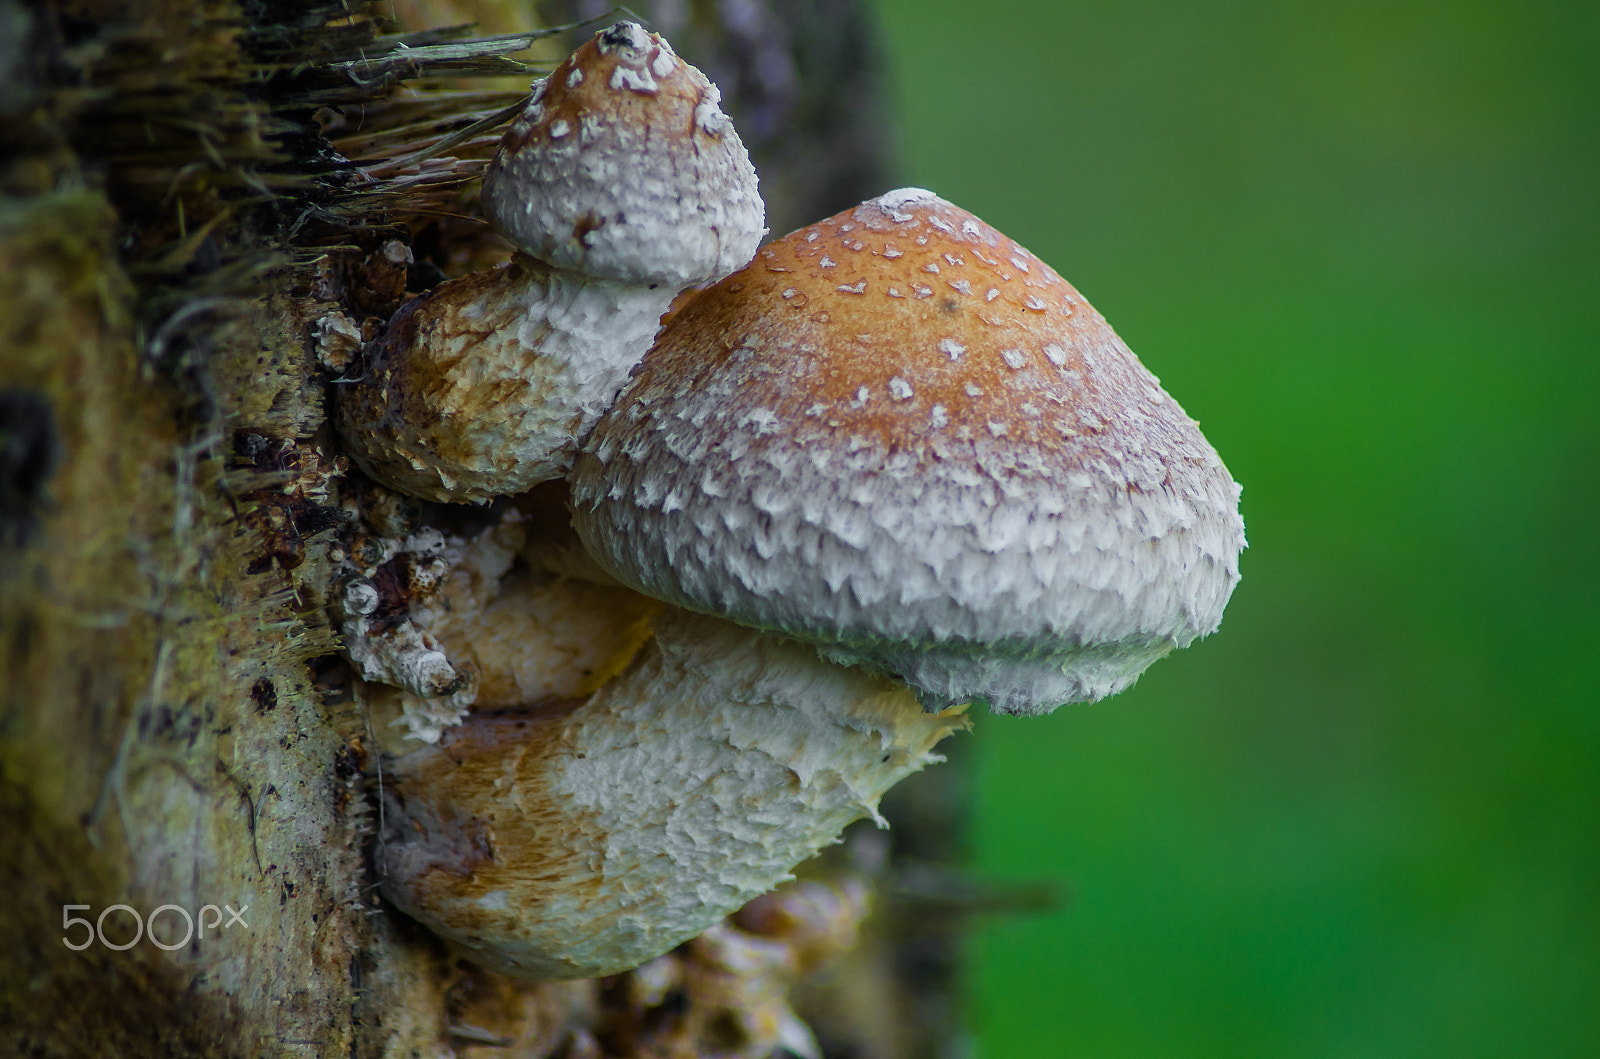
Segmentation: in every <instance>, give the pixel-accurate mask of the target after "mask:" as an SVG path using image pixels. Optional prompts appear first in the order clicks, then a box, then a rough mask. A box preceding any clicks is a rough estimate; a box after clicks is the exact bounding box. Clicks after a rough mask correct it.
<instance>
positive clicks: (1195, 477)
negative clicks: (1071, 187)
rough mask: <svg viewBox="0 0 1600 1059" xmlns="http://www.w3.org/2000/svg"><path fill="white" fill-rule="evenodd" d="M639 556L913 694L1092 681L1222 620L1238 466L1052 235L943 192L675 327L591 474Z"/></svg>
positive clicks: (597, 517)
mask: <svg viewBox="0 0 1600 1059" xmlns="http://www.w3.org/2000/svg"><path fill="white" fill-rule="evenodd" d="M572 488H573V492H572V500H573V508H574V526H575V528H576V529H577V530H578V533H579V536H580V537H581V538H582V539H583V542H584V544H585V546H586V547H587V548H588V549H589V550H590V552H591V553H592V554H593V556H594V557H595V559H596V560H597V561H598V562H599V564H600V565H601V566H602V567H603V568H604V569H605V570H606V571H607V572H609V573H610V574H612V575H613V576H614V577H615V578H616V579H617V580H619V581H621V582H622V583H623V584H626V585H629V586H632V587H634V588H636V589H638V590H639V591H641V592H643V593H646V594H648V595H652V596H655V597H656V598H658V599H662V600H665V601H667V602H669V603H673V604H675V605H677V606H681V607H686V608H689V609H691V610H698V611H702V612H707V613H715V614H718V615H721V616H724V617H727V618H729V619H731V620H733V621H735V622H738V623H740V624H743V625H747V626H751V627H754V628H758V629H765V630H772V631H779V632H782V633H785V634H787V635H790V636H795V637H799V638H801V639H804V640H807V641H809V642H811V643H813V644H816V645H817V646H818V647H819V648H820V650H821V651H822V653H823V654H824V655H825V656H826V657H828V658H831V659H833V660H835V661H838V662H841V663H845V664H855V665H862V666H866V667H868V668H870V669H873V670H876V671H878V672H882V673H888V674H891V675H893V676H895V677H898V678H899V679H901V680H904V681H905V682H907V683H908V684H910V685H911V686H912V687H913V688H914V689H915V690H916V692H917V694H918V696H919V697H920V698H921V700H922V701H923V703H924V704H926V705H928V706H929V707H930V708H942V707H945V706H948V705H950V704H952V703H957V702H965V701H969V700H984V701H987V702H988V703H989V705H990V706H991V707H992V708H993V709H995V710H996V711H998V712H1002V713H1023V714H1035V713H1043V712H1048V711H1050V710H1053V709H1055V708H1056V707H1057V706H1059V705H1062V704H1064V703H1069V702H1078V701H1084V700H1092V699H1098V698H1101V697H1103V696H1106V695H1110V694H1112V693H1114V692H1117V691H1120V690H1122V689H1123V688H1125V687H1127V686H1128V685H1129V684H1131V683H1132V682H1133V681H1134V680H1135V679H1136V678H1137V677H1138V675H1139V674H1140V672H1142V671H1143V670H1144V669H1145V667H1147V666H1148V665H1150V663H1152V662H1153V661H1155V660H1156V659H1157V658H1160V657H1161V656H1162V655H1165V654H1167V653H1168V652H1169V651H1171V650H1172V649H1174V648H1176V647H1183V646H1186V645H1187V644H1188V643H1189V642H1190V641H1192V640H1193V639H1195V638H1196V637H1197V636H1202V635H1205V634H1206V633H1209V632H1211V631H1213V630H1214V629H1215V628H1216V627H1217V625H1218V623H1219V622H1220V621H1221V618H1222V610H1223V607H1224V605H1225V604H1226V603H1227V600H1228V596H1229V595H1230V593H1231V592H1232V591H1233V587H1234V584H1235V583H1236V582H1237V581H1238V578H1239V566H1238V559H1239V553H1240V551H1241V550H1242V549H1243V547H1244V524H1243V522H1242V521H1241V520H1240V518H1239V514H1238V510H1237V505H1238V497H1239V487H1238V486H1237V485H1236V484H1235V483H1234V481H1233V479H1232V477H1230V475H1229V474H1228V471H1227V469H1226V468H1225V467H1224V466H1223V465H1222V462H1221V461H1220V460H1219V459H1218V458H1217V454H1216V452H1215V451H1214V450H1213V449H1212V448H1211V446H1210V445H1209V444H1208V443H1207V442H1206V440H1205V438H1204V437H1202V436H1201V434H1200V430H1199V428H1198V427H1197V426H1196V425H1195V423H1194V421H1193V420H1191V419H1190V418H1189V417H1188V416H1187V415H1185V414H1184V413H1183V410H1182V409H1180V408H1179V407H1178V405H1177V402H1175V401H1173V400H1172V398H1171V397H1169V396H1168V395H1167V394H1166V393H1165V392H1164V391H1163V390H1162V389H1161V386H1160V384H1159V383H1158V382H1157V380H1156V379H1155V378H1154V377H1153V376H1152V375H1151V374H1150V373H1149V372H1148V371H1146V370H1145V369H1144V367H1143V366H1142V365H1141V364H1140V363H1139V361H1138V360H1137V359H1136V358H1135V357H1134V355H1133V354H1132V353H1131V352H1129V350H1128V347H1127V346H1125V345H1124V344H1123V343H1122V341H1121V340H1120V339H1119V338H1118V337H1117V336H1116V334H1115V333H1114V332H1113V331H1112V330H1111V328H1110V327H1109V326H1108V325H1107V324H1106V322H1105V320H1104V319H1103V318H1102V317H1101V316H1100V314H1099V313H1097V312H1095V311H1094V309H1093V308H1092V307H1091V306H1090V305H1089V303H1088V302H1086V301H1085V300H1084V299H1083V296H1082V295H1080V294H1079V293H1078V292H1077V291H1076V290H1074V289H1073V288H1072V287H1071V286H1070V285H1069V284H1068V283H1066V282H1065V281H1064V280H1062V279H1061V277H1060V276H1058V275H1057V274H1056V273H1055V272H1054V271H1052V270H1051V269H1050V267H1049V266H1048V265H1046V264H1045V263H1044V262H1042V261H1040V260H1039V259H1038V258H1036V257H1034V256H1033V255H1032V254H1030V253H1028V252H1027V251H1026V250H1024V249H1023V248H1022V247H1020V246H1018V245H1017V244H1016V243H1015V242H1013V241H1012V240H1010V239H1008V238H1006V237H1005V236H1003V235H1001V234H1000V233H999V232H997V231H995V230H994V229H993V228H991V227H989V226H988V225H987V224H984V223H983V222H982V221H980V220H978V219H977V218H976V217H974V216H972V215H971V214H970V213H967V212H966V211H964V210H961V209H958V208H957V207H955V206H952V205H950V204H949V203H947V202H945V201H943V200H941V199H939V198H937V197H935V196H934V195H932V194H931V193H929V192H926V191H921V190H917V189H907V190H902V191H897V192H892V193H890V194H888V195H884V196H882V197H881V198H878V199H875V200H873V201H870V202H867V203H865V204H863V205H861V206H859V207H857V208H855V209H853V210H849V211H846V212H844V213H841V214H838V215H837V216H835V217H832V218H829V219H828V220H825V221H822V222H820V223H818V224H815V225H812V226H810V227H808V228H805V229H802V230H801V231H798V232H795V233H794V234H792V235H789V236H787V237H785V238H783V239H780V240H778V241H776V242H774V243H772V244H769V245H768V246H767V247H765V248H763V249H762V250H761V252H760V253H759V254H758V255H757V257H756V260H755V261H754V262H753V263H752V264H751V265H750V266H749V267H747V268H745V269H744V270H742V271H740V272H738V273H736V274H735V275H733V276H731V277H729V278H728V279H726V280H724V281H722V282H721V283H719V284H718V285H716V286H715V287H712V288H710V289H708V290H706V291H705V292H703V293H701V294H700V295H699V296H698V297H697V298H695V300H694V301H692V302H691V303H690V304H689V305H688V306H686V307H685V308H684V309H683V310H682V311H681V312H680V313H678V314H677V315H676V316H675V317H674V318H673V319H672V321H671V322H670V323H669V324H668V326H667V327H666V328H665V329H664V330H663V332H662V334H661V335H660V337H659V339H658V340H657V342H656V344H655V346H654V347H653V349H652V350H651V352H650V353H649V355H648V356H647V357H646V358H645V359H644V361H643V362H642V363H641V364H640V366H639V368H638V369H637V370H636V371H635V373H634V375H633V378H632V379H631V380H630V382H629V384H628V386H627V388H626V389H625V390H624V391H623V392H622V393H621V394H620V395H619V396H618V398H617V401H616V403H615V405H614V406H613V407H612V409H611V411H610V412H608V413H607V414H606V416H605V417H604V418H603V419H602V420H601V421H600V423H599V425H598V426H597V427H596V428H595V429H594V431H593V432H592V433H591V434H590V435H589V437H588V439H587V441H586V442H585V444H584V446H583V449H582V452H581V454H580V456H579V459H578V462H577V466H576V468H575V470H574V472H573V476H572Z"/></svg>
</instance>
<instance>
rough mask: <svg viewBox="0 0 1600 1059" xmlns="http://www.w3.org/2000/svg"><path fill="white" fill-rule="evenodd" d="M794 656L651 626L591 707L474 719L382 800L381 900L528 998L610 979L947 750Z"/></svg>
mask: <svg viewBox="0 0 1600 1059" xmlns="http://www.w3.org/2000/svg"><path fill="white" fill-rule="evenodd" d="M966 725H967V721H966V718H965V716H964V715H963V714H962V713H961V712H960V711H958V710H952V711H947V712H945V713H941V714H927V713H924V712H923V711H922V709H921V707H920V706H919V705H918V704H917V702H916V700H915V698H914V697H913V696H912V695H911V694H910V693H909V692H908V691H906V690H905V689H904V688H903V687H900V686H898V685H896V684H894V683H893V682H892V681H889V680H887V679H884V678H882V677H877V676H872V675H870V674H866V673H863V672H861V671H859V670H853V669H848V668H845V667H842V666H837V665H834V664H832V663H829V662H825V661H823V660H822V659H820V658H819V657H818V656H817V654H816V653H815V652H814V651H813V650H812V649H811V648H809V647H805V646H803V645H800V644H797V643H795V642H793V641H789V640H784V639H780V638H778V637H775V636H771V635H768V634H765V633H761V632H756V631H753V630H749V629H744V628H740V627H738V626H735V625H733V624H731V623H728V622H725V621H722V620H720V619H716V618H708V617H702V616H695V615H689V614H686V613H684V612H681V611H674V612H669V614H667V615H665V616H663V618H661V619H659V620H658V621H657V624H656V639H655V641H654V643H653V644H652V645H651V646H650V647H649V648H647V649H646V650H645V651H644V652H643V653H642V655H641V657H640V658H639V659H638V661H636V663H635V664H634V666H633V667H632V668H631V669H630V670H629V671H628V672H626V673H624V674H623V675H622V676H620V677H618V678H616V679H615V680H613V681H611V682H610V683H608V684H607V685H606V686H605V687H603V688H602V689H601V690H600V691H598V692H596V693H595V694H594V695H593V696H591V697H590V698H589V699H587V700H585V701H581V702H568V703H564V704H560V705H558V706H553V707H549V708H545V709H533V710H525V711H519V712H504V713H494V714H474V715H472V716H469V718H468V719H467V722H466V723H465V724H464V725H462V726H461V727H460V728H455V729H451V730H450V731H449V732H447V733H446V734H445V737H444V739H443V740H442V741H441V742H440V744H439V745H438V746H430V747H427V748H424V749H421V750H418V751H415V752H413V753H411V754H408V755H406V756H405V757H403V758H400V759H399V760H398V761H396V762H395V763H394V765H393V773H392V775H390V776H389V777H388V779H387V783H386V787H385V797H386V804H387V815H386V819H387V826H386V830H385V832H384V842H383V844H382V845H381V847H380V849H379V855H378V859H379V863H380V866H381V869H382V872H383V875H384V883H383V888H384V893H385V895H386V896H387V897H388V898H389V899H390V900H391V901H393V902H394V903H395V904H397V905H399V906H400V907H401V908H402V909H404V910H405V911H407V912H408V913H410V914H411V915H412V916H414V917H415V918H417V919H418V920H420V921H422V922H423V923H425V924H427V925H428V926H429V927H431V928H432V929H433V930H434V931H435V932H436V933H438V934H439V935H440V936H441V937H444V938H445V939H447V940H448V941H450V942H451V943H452V944H454V945H455V946H457V947H458V948H460V949H462V950H465V952H466V953H467V954H468V955H470V956H471V957H472V958H474V959H476V960H477V961H479V962H481V963H484V964H486V965H488V966H490V967H492V968H494V969H497V970H500V971H504V972H506V973H508V974H513V975H517V976H520V977H525V978H540V979H561V978H581V977H593V976H599V975H606V974H614V973H617V972H619V971H622V970H625V969H627V968H630V967H634V966H637V965H638V964H640V963H642V962H644V961H645V960H648V959H651V958H653V957H655V956H657V955H659V954H661V953H663V952H666V951H668V950H670V949H671V948H673V947H674V946H676V945H678V944H680V943H681V942H683V941H685V940H686V939H688V938H690V937H693V936H694V935H695V934H698V933H699V932H701V931H703V930H705V929H706V928H708V927H709V926H711V925H712V924H714V923H716V922H717V921H718V920H719V919H721V918H722V917H723V916H725V915H727V914H728V913H730V912H732V911H733V910H734V909H736V908H738V907H739V906H741V905H742V904H744V903H745V902H746V901H748V900H750V899H751V898H753V897H756V896H757V895H759V894H762V893H765V892H767V891H769V890H771V889H772V888H773V887H774V886H776V885H777V884H779V883H780V882H783V881H784V880H786V879H788V878H789V877H790V871H791V870H792V869H793V868H794V866H795V865H796V864H798V863H799V862H800V861H802V860H804V859H806V858H808V857H810V856H811V855H813V854H814V853H816V852H817V851H818V850H819V849H821V848H822V847H823V846H826V845H829V844H831V843H832V842H835V841H837V839H838V836H839V834H840V832H841V831H842V830H843V828H844V827H845V825H847V824H849V823H851V822H852V821H854V820H857V819H860V818H862V817H872V818H873V819H875V820H877V821H878V822H879V824H880V825H881V824H882V823H883V821H882V818H881V817H879V816H878V812H877V805H878V800H879V798H880V797H881V796H882V795H883V793H884V792H885V791H886V790H888V789H889V787H891V786H892V785H893V784H895V783H896V782H898V781H899V780H900V779H902V778H904V777H905V776H907V775H909V774H911V773H913V772H916V771H918V770H920V769H921V768H922V767H923V766H925V765H927V764H929V763H931V762H935V761H938V760H941V759H940V758H939V757H938V756H937V755H935V754H933V753H932V752H931V751H932V748H933V746H934V745H935V744H936V743H938V742H939V740H940V739H942V738H944V736H946V735H948V734H949V733H950V732H952V731H956V730H960V729H963V728H965V727H966Z"/></svg>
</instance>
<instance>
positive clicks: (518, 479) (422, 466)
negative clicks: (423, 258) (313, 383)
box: [340, 253, 677, 502]
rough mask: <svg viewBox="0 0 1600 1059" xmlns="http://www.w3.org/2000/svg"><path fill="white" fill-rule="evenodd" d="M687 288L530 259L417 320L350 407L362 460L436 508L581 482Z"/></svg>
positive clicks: (346, 408) (377, 355)
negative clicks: (584, 442) (576, 454)
mask: <svg viewBox="0 0 1600 1059" xmlns="http://www.w3.org/2000/svg"><path fill="white" fill-rule="evenodd" d="M676 294H677V290H676V288H665V287H656V288H651V287H649V286H639V285H636V284H632V283H624V282H620V281H617V280H610V279H603V278H600V277H596V276H590V275H585V274H584V273H582V272H579V271H575V270H572V269H562V268H556V267H554V266H551V265H546V264H544V263H543V262H540V261H537V260H535V259H534V258H531V257H529V256H527V255H526V254H522V253H518V254H517V255H516V256H515V257H513V259H512V261H511V263H510V264H509V265H507V266H505V267H504V268H499V269H494V270H491V271H487V272H479V273H475V274H473V275H470V276H465V277H463V278H461V279H457V280H450V281H448V282H446V283H443V284H441V285H440V286H439V287H437V288H435V290H434V291H433V292H432V293H430V294H429V295H428V296H427V297H426V298H421V299H418V300H417V301H414V302H412V303H410V304H409V305H407V306H405V307H404V308H402V309H401V310H400V312H399V313H397V314H396V315H395V317H394V319H393V320H392V321H391V322H390V324H389V328H388V330H387V332H385V334H384V335H383V336H382V337H381V338H380V339H379V340H378V342H377V343H376V345H375V347H374V349H373V351H372V354H371V356H370V358H369V370H368V377H367V379H366V380H364V381H363V383H362V384H360V385H357V386H354V387H351V388H350V389H349V391H348V392H347V393H345V394H344V395H343V400H342V401H341V403H340V427H341V429H342V430H343V433H344V436H345V439H346V440H347V441H348V442H349V445H350V451H351V454H352V455H353V456H354V457H355V459H356V461H357V462H358V463H359V464H360V465H361V466H362V468H363V469H364V470H366V471H367V472H368V473H369V474H371V475H372V476H373V477H374V478H377V479H379V480H380V481H382V482H384V483H386V484H388V485H390V486H392V487H393V488H396V489H400V490H402V491H403V492H406V493H410V494H411V495H413V496H420V497H423V498H425V499H429V500H438V501H445V502H449V501H459V500H487V499H491V498H493V497H495V496H499V495H503V494H507V493H517V492H522V491H523V490H526V489H529V488H531V487H532V486H534V485H536V484H537V483H539V482H542V481H547V480H549V479H552V478H559V477H562V476H563V475H565V474H566V473H567V471H568V470H570V469H571V466H572V458H573V451H574V447H575V444H576V443H577V442H578V441H580V440H581V439H582V438H583V437H584V436H585V435H586V434H587V433H588V432H589V429H590V428H591V427H593V426H594V423H595V421H596V420H597V419H598V418H599V416H600V414H601V413H603V412H604V411H605V409H606V407H607V406H608V405H609V404H610V402H611V400H612V398H613V397H614V396H615V395H616V392H617V391H618V390H619V389H621V388H622V384H623V383H624V382H625V381H626V380H627V378H628V371H629V369H630V368H632V367H633V365H634V364H636V363H637V362H638V361H639V358H640V357H642V356H644V354H645V351H646V350H648V349H649V348H650V342H651V339H652V338H653V337H654V336H655V333H656V330H657V329H658V328H659V326H660V321H661V316H662V314H663V313H665V312H666V310H667V307H668V306H669V305H670V304H671V302H672V299H673V297H674V296H675V295H676Z"/></svg>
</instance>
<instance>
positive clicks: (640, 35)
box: [483, 22, 766, 288]
mask: <svg viewBox="0 0 1600 1059" xmlns="http://www.w3.org/2000/svg"><path fill="white" fill-rule="evenodd" d="M721 99H722V97H721V93H720V92H718V90H717V87H716V85H713V84H712V83H711V82H710V81H708V80H706V77H705V75H704V74H702V73H701V72H700V71H699V70H696V69H695V68H694V67H692V66H689V65H688V64H687V63H685V62H684V61H683V60H682V59H680V58H678V57H677V55H675V54H674V53H673V51H672V48H671V47H670V46H669V45H668V44H667V42H666V41H664V40H662V39H661V38H660V37H658V36H656V35H655V34H653V33H647V32H646V31H645V30H644V29H643V28H642V27H641V26H639V25H638V24H637V23H634V22H618V23H617V24H616V25H614V26H612V27H611V28H609V29H606V30H602V31H601V32H600V33H598V34H596V35H595V36H594V38H593V39H591V40H589V41H588V42H587V43H585V44H584V45H583V46H582V47H580V48H578V50H577V51H575V52H573V53H572V55H570V56H569V57H568V58H567V60H566V61H565V62H563V63H562V64H561V65H560V66H558V67H556V70H555V72H554V73H552V74H551V75H550V77H549V78H548V79H546V80H545V81H544V82H542V83H541V84H540V85H538V86H537V87H536V88H535V91H534V95H533V99H532V101H531V102H530V103H529V104H528V108H527V109H526V110H525V111H523V113H522V115H521V116H520V117H519V118H518V119H517V120H516V122H515V123H513V124H512V126H511V128H510V130H509V131H507V133H506V135H505V137H504V138H503V139H502V140H501V143H500V150H499V153H498V154H497V155H496V156H495V158H494V161H493V162H492V163H491V164H490V167H489V170H488V172H487V173H486V174H485V176H484V181H483V208H484V211H485V213H486V214H487V216H488V218H489V220H490V222H491V223H492V224H494V226H495V227H496V228H497V229H498V230H499V231H500V232H501V233H502V234H503V235H505V236H506V238H508V239H510V240H511V241H512V242H513V243H515V244H516V245H517V246H518V247H519V248H521V249H522V250H524V251H525V252H527V253H529V254H532V255H533V256H534V257H537V258H540V259H541V260H544V261H547V262H549V263H550V264H552V265H555V266H557V267H558V268H569V269H575V270H577V271H581V272H585V273H588V274H590V275H595V276H603V277H605V278H608V279H616V280H621V281H624V282H628V283H639V284H663V285H670V286H672V287H674V288H678V287H684V286H688V285H690V284H694V283H703V282H705V281H707V280H710V279H715V278H717V277H720V276H725V275H727V274H728V273H730V272H732V271H733V270H734V269H736V268H739V267H740V266H742V265H743V264H745V263H746V262H747V261H749V260H750V255H751V254H753V253H754V252H755V249H756V246H757V244H758V243H759V242H760V240H761V237H762V236H763V235H765V234H766V228H765V227H764V225H763V220H764V217H765V212H766V208H765V206H764V205H763V203H762V201H761V196H760V194H759V193H758V192H757V190H756V173H755V169H754V168H753V167H752V166H751V165H750V159H749V156H748V155H746V154H745V149H744V144H743V143H741V142H740V140H739V134H738V133H737V132H735V131H734V129H733V124H732V123H731V122H730V121H729V120H728V118H727V116H726V115H725V114H723V112H722V109H721V106H720V103H721Z"/></svg>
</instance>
